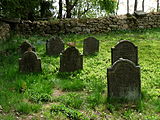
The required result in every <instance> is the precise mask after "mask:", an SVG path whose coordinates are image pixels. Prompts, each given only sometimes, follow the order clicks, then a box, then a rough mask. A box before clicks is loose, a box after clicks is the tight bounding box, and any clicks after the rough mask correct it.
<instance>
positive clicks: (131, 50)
mask: <svg viewBox="0 0 160 120" xmlns="http://www.w3.org/2000/svg"><path fill="white" fill-rule="evenodd" d="M119 58H124V59H128V60H131V61H132V62H134V63H135V64H136V65H138V48H137V46H135V45H134V44H133V43H132V42H130V41H128V40H122V41H120V42H119V43H118V44H117V45H116V46H115V47H114V48H111V62H112V65H113V64H114V62H116V61H117V60H118V59H119Z"/></svg>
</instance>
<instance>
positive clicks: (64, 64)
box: [59, 47, 83, 72]
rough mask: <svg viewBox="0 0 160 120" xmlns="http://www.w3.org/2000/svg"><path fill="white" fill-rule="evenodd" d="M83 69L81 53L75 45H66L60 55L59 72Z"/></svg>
mask: <svg viewBox="0 0 160 120" xmlns="http://www.w3.org/2000/svg"><path fill="white" fill-rule="evenodd" d="M79 69H83V55H81V54H80V53H79V51H78V50H77V49H76V48H75V47H68V48H67V49H66V50H65V51H64V52H63V53H62V55H60V70H59V71H60V72H74V71H76V70H79Z"/></svg>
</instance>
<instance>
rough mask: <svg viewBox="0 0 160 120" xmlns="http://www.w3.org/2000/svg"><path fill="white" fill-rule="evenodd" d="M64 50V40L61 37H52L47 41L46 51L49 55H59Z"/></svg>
mask: <svg viewBox="0 0 160 120" xmlns="http://www.w3.org/2000/svg"><path fill="white" fill-rule="evenodd" d="M63 50H64V42H63V41H62V39H61V38H59V37H52V38H50V39H49V40H47V41H46V53H47V55H49V56H57V55H60V53H61V52H62V51H63Z"/></svg>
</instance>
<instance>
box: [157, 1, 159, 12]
mask: <svg viewBox="0 0 160 120" xmlns="http://www.w3.org/2000/svg"><path fill="white" fill-rule="evenodd" d="M157 12H159V0H157Z"/></svg>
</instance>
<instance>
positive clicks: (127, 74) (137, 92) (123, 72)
mask: <svg viewBox="0 0 160 120" xmlns="http://www.w3.org/2000/svg"><path fill="white" fill-rule="evenodd" d="M107 80H108V97H109V98H116V99H117V98H118V99H126V100H131V101H134V100H137V99H139V98H140V96H141V80H140V67H139V66H136V65H135V64H134V63H133V62H132V61H130V60H127V59H122V58H120V59H119V60H117V61H116V62H115V63H114V64H113V65H112V67H111V68H108V69H107Z"/></svg>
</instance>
